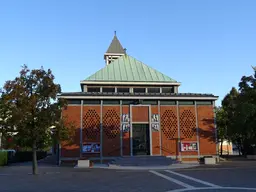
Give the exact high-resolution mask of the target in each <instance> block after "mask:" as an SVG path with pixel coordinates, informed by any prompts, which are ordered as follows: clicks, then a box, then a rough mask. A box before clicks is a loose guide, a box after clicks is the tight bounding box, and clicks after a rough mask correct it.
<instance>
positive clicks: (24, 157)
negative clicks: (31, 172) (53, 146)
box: [11, 151, 47, 163]
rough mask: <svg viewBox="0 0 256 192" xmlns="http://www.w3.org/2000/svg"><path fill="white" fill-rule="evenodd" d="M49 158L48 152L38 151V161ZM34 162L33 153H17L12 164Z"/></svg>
mask: <svg viewBox="0 0 256 192" xmlns="http://www.w3.org/2000/svg"><path fill="white" fill-rule="evenodd" d="M46 156H47V152H46V151H37V160H39V159H43V158H45V157H46ZM32 160H33V152H32V151H17V152H16V153H15V156H14V158H13V159H12V160H11V162H12V163H19V162H26V161H32Z"/></svg>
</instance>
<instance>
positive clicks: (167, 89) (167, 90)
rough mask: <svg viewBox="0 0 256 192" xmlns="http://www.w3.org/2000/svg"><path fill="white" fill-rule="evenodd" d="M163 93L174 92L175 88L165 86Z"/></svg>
mask: <svg viewBox="0 0 256 192" xmlns="http://www.w3.org/2000/svg"><path fill="white" fill-rule="evenodd" d="M162 93H174V88H173V87H163V88H162Z"/></svg>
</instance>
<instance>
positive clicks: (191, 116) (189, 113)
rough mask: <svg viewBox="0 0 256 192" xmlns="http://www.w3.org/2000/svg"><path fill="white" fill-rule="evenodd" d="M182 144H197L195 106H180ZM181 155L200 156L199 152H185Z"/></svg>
mask: <svg viewBox="0 0 256 192" xmlns="http://www.w3.org/2000/svg"><path fill="white" fill-rule="evenodd" d="M179 117H180V119H179V120H180V138H181V142H190V141H192V142H197V133H196V113H195V107H194V106H179ZM181 155H182V156H183V155H198V152H197V151H189V152H188V151H183V152H181Z"/></svg>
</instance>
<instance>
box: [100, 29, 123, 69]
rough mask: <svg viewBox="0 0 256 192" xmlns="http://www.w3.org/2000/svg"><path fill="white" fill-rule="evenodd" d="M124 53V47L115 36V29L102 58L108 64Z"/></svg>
mask: <svg viewBox="0 0 256 192" xmlns="http://www.w3.org/2000/svg"><path fill="white" fill-rule="evenodd" d="M125 54H126V51H125V49H124V48H123V46H122V45H121V43H120V41H119V40H118V38H117V36H116V31H115V32H114V38H113V39H112V42H111V44H110V46H109V47H108V50H107V51H106V53H105V54H104V59H105V61H106V65H109V64H110V63H111V62H112V61H114V60H115V59H117V58H119V57H121V56H123V55H125Z"/></svg>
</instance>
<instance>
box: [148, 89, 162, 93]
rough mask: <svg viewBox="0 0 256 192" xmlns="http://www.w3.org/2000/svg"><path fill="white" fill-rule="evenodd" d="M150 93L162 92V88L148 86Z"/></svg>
mask: <svg viewBox="0 0 256 192" xmlns="http://www.w3.org/2000/svg"><path fill="white" fill-rule="evenodd" d="M148 93H160V88H148Z"/></svg>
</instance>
